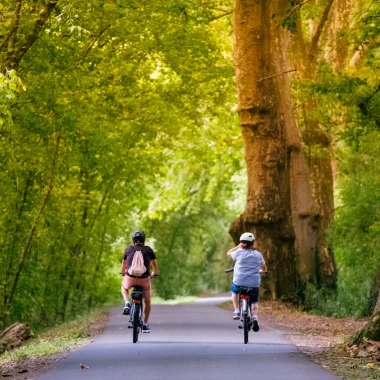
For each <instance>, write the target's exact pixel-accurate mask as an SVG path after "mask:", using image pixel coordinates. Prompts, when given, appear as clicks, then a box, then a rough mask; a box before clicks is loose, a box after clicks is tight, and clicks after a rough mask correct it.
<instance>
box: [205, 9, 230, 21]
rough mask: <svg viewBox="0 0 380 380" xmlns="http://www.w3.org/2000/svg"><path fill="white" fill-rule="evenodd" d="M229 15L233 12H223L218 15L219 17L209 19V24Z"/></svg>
mask: <svg viewBox="0 0 380 380" xmlns="http://www.w3.org/2000/svg"><path fill="white" fill-rule="evenodd" d="M231 13H233V10H231V11H228V12H225V13H223V14H221V15H219V16H215V17H213V18H211V19H210V22H212V21H215V20H218V19H219V18H222V17H225V16H228V15H230V14H231Z"/></svg>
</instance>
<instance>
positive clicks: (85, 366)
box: [79, 363, 90, 369]
mask: <svg viewBox="0 0 380 380" xmlns="http://www.w3.org/2000/svg"><path fill="white" fill-rule="evenodd" d="M79 368H80V369H89V368H90V367H89V366H87V365H84V364H82V363H81V364H79Z"/></svg>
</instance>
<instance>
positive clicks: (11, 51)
mask: <svg viewBox="0 0 380 380" xmlns="http://www.w3.org/2000/svg"><path fill="white" fill-rule="evenodd" d="M21 6H22V0H17V1H16V9H15V13H14V15H13V21H12V27H11V30H10V31H9V33H8V36H7V37H6V38H5V40H4V41H3V42H2V44H1V46H0V50H1V49H2V48H3V46H5V44H6V43H8V53H7V59H6V65H5V66H6V67H7V66H8V67H9V68H10V69H13V66H14V59H15V46H16V42H17V32H18V29H19V27H20V17H21Z"/></svg>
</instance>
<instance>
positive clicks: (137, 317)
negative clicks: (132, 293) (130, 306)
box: [132, 304, 141, 343]
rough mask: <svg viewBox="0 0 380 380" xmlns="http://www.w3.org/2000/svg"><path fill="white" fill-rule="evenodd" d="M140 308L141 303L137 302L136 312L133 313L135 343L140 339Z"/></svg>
mask: <svg viewBox="0 0 380 380" xmlns="http://www.w3.org/2000/svg"><path fill="white" fill-rule="evenodd" d="M140 308H141V306H140V305H139V304H135V307H134V309H135V312H134V314H133V320H132V324H133V343H137V341H138V340H139V331H140Z"/></svg>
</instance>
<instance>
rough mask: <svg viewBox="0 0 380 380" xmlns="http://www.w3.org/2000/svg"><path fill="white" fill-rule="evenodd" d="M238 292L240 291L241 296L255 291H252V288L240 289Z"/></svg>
mask: <svg viewBox="0 0 380 380" xmlns="http://www.w3.org/2000/svg"><path fill="white" fill-rule="evenodd" d="M239 291H240V293H241V294H249V293H252V292H254V291H255V289H254V288H246V287H241V288H240V289H239Z"/></svg>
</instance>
